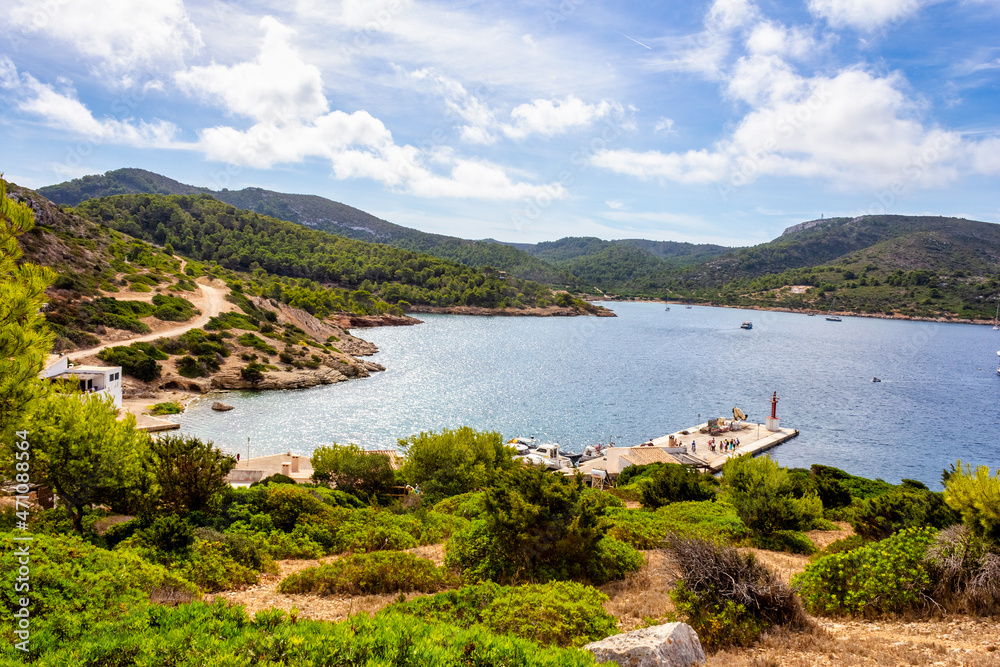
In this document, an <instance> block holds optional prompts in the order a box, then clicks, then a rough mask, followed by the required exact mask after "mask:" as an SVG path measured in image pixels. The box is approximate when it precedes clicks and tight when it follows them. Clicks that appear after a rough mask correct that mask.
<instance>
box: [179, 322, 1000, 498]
mask: <svg viewBox="0 0 1000 667" xmlns="http://www.w3.org/2000/svg"><path fill="white" fill-rule="evenodd" d="M611 308H612V309H613V310H614V311H615V312H616V313H617V314H618V317H616V318H593V317H575V318H527V317H525V318H519V317H486V318H484V317H462V316H450V315H425V316H421V319H424V320H425V322H424V323H423V324H420V325H417V326H413V327H394V328H381V329H371V330H362V331H358V332H355V333H358V334H359V335H360V336H361V337H363V338H365V339H367V340H370V341H372V342H373V343H375V344H376V345H378V346H379V349H380V352H379V354H378V355H376V356H375V357H374V358H373V359H374V360H375V361H377V362H378V363H380V364H382V365H383V366H385V367H386V371H385V372H383V373H376V374H374V375H373V376H372V377H370V378H366V379H362V380H353V381H350V382H344V383H341V384H337V385H330V386H325V387H316V388H313V389H306V390H296V391H280V392H266V393H242V392H240V393H231V394H228V395H227V397H226V399H225V400H226V402H227V403H230V404H232V405H234V406H235V408H236V409H235V410H232V411H230V412H225V413H215V412H212V411H211V410H210V409H209V406H210V404H211V401H212V400H213V398H207V399H203V400H200V401H198V402H196V403H195V404H193V405H192V406H191V407H190V408H189V409H188V411H187V412H185V413H184V414H183V415H180V416H178V421H180V422H181V424H182V430H184V431H186V432H190V433H194V434H197V435H199V436H202V437H205V438H208V439H212V440H214V441H215V442H216V443H217V444H218V445H220V446H221V447H223V448H224V449H226V450H228V451H231V452H233V453H235V452H242V453H243V455H244V456H246V451H247V438H248V437H249V438H250V444H251V453H252V455H254V456H258V455H263V454H272V453H278V452H283V451H287V450H292V451H294V452H298V453H303V454H308V453H309V452H311V451H312V449H313V448H314V447H316V446H317V445H321V444H328V443H332V442H339V443H347V442H354V443H357V444H359V445H363V446H366V447H369V448H386V447H392V446H394V445H395V444H396V440H397V438H401V437H406V436H408V435H410V434H412V433H417V432H419V431H421V430H438V429H441V428H444V427H451V428H454V427H458V426H462V425H469V426H472V427H475V428H477V429H484V430H497V431H499V432H501V433H502V434H503V435H504V436H505V437H511V436H517V435H524V436H528V435H534V436H535V437H536V438H537V439H539V440H542V441H555V442H559V443H560V444H562V445H563V448H564V449H566V450H567V451H579V450H581V449H582V448H583V447H584V446H586V445H587V444H590V443H596V442H607V441H608V440H609V438H613V439H614V440H615V441H616V442H618V443H619V444H638V443H639V442H642V441H644V440H647V439H649V438H650V437H658V436H660V435H664V434H666V433H670V432H672V431H675V430H677V429H680V428H685V427H688V426H692V425H694V424H695V423H698V422H699V421H704V420H705V419H707V418H709V417H714V416H731V410H732V408H733V407H734V406H738V407H740V408H741V409H742V410H743V411H744V412H746V413H747V414H748V415H749V417H750V419H751V420H757V419H760V420H761V421H762V420H763V418H764V417H765V416H766V415H767V413H768V412H769V411H770V402H769V401H770V398H771V394H772V392H774V391H777V392H778V396H779V398H780V402H779V404H778V416H779V417H780V418H781V420H782V422H781V423H782V426H785V427H791V428H796V429H799V431H800V432H801V435H800V436H799V437H798V438H795V439H793V440H791V441H789V442H788V443H786V444H784V445H782V446H780V447H778V448H777V449H775V450H773V456H775V458H777V459H778V460H779V461H780V462H781V463H782V464H783V465H788V466H803V467H807V466H808V465H810V464H812V463H824V464H828V465H834V466H837V467H839V468H843V469H845V470H847V471H849V472H852V473H854V474H859V475H864V476H867V477H881V478H883V479H886V480H888V481H891V482H898V481H899V480H900V479H902V478H913V479H919V480H922V481H924V482H927V483H928V484H930V485H932V486H933V487H935V488H938V487H939V486H940V484H939V477H940V473H941V470H942V469H943V468H945V467H946V466H947V465H948V464H949V463H953V462H954V461H955V460H956V459H957V458H959V457H961V458H962V460H963V461H969V462H975V463H985V464H988V465H990V466H991V467H997V466H1000V446H998V442H1000V438H998V433H1000V429H998V421H1000V414H998V410H997V407H998V398H1000V377H998V376H997V372H996V369H997V361H998V357H997V354H996V353H997V350H998V349H1000V333H998V332H995V331H993V330H992V329H991V328H990V327H986V326H972V325H961V324H937V323H926V322H904V321H894V320H878V319H866V318H849V317H846V318H844V321H843V322H840V323H836V322H827V321H826V320H825V319H824V318H823V316H817V317H808V316H806V315H800V314H791V313H770V312H761V311H744V310H736V309H726V308H707V307H698V306H696V307H694V308H691V309H686V308H684V307H683V306H676V305H675V306H672V307H671V310H670V311H669V312H666V311H664V307H663V305H661V304H640V303H621V304H611ZM744 320H752V321H753V329H752V330H749V331H747V330H743V329H740V323H741V322H742V321H744ZM873 376H878V377H879V378H882V380H883V382H881V383H872V382H871V379H872V377H873Z"/></svg>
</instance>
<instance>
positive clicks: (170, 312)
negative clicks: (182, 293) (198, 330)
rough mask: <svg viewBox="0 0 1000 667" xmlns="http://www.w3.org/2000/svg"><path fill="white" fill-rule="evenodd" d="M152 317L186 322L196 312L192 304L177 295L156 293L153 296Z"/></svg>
mask: <svg viewBox="0 0 1000 667" xmlns="http://www.w3.org/2000/svg"><path fill="white" fill-rule="evenodd" d="M153 305H154V306H155V307H156V309H155V310H154V311H153V317H155V318H156V319H158V320H165V321H168V322H187V321H188V320H190V319H191V318H192V317H194V316H195V315H196V314H197V312H198V311H197V310H196V309H195V307H194V304H193V303H191V302H190V301H188V300H187V299H185V298H183V297H179V296H167V295H165V294H157V295H156V296H154V297H153Z"/></svg>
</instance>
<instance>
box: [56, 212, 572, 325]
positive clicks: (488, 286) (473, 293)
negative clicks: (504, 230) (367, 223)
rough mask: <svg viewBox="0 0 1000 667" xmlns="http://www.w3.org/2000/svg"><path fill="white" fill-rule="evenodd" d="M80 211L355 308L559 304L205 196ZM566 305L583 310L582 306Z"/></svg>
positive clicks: (529, 287)
mask: <svg viewBox="0 0 1000 667" xmlns="http://www.w3.org/2000/svg"><path fill="white" fill-rule="evenodd" d="M76 211H77V212H78V213H79V214H80V215H82V216H84V217H86V218H89V219H91V220H93V221H96V222H100V223H102V224H105V225H108V226H111V227H113V228H115V229H117V230H118V231H120V232H123V233H125V234H128V235H130V236H134V237H136V238H140V239H143V240H145V241H149V242H153V243H157V244H163V245H165V247H167V249H168V250H170V251H175V252H179V253H181V254H183V255H185V256H188V257H191V258H193V259H197V260H200V261H206V262H217V263H218V264H219V265H220V266H223V267H225V268H227V269H230V270H234V271H246V272H251V273H254V274H255V275H256V274H257V273H258V272H262V273H265V274H272V275H275V276H284V277H287V278H294V279H305V280H307V281H313V282H316V283H320V284H324V285H333V286H336V287H338V288H343V289H354V290H355V292H352V298H354V299H355V300H357V299H362V300H363V299H365V298H367V297H368V296H371V297H373V298H375V297H377V298H380V299H382V300H384V301H386V302H387V303H391V304H395V303H399V302H403V301H405V302H408V303H410V304H426V305H433V306H453V305H469V306H482V307H487V308H503V307H510V308H519V307H522V306H528V305H548V304H549V303H550V298H551V297H552V294H551V292H550V291H549V290H548V289H547V288H545V287H543V286H542V285H540V284H539V283H536V282H533V281H523V280H518V279H516V278H509V279H508V278H506V277H504V276H503V275H501V274H500V273H499V272H498V271H496V270H493V269H482V268H472V267H469V266H465V265H462V264H458V263H456V262H451V261H448V260H443V259H440V258H437V257H432V256H430V255H422V254H419V253H415V252H411V251H407V250H400V249H398V248H393V247H390V246H387V245H383V244H379V243H367V242H364V241H356V240H353V239H348V238H344V237H343V236H337V235H334V234H328V233H326V232H323V231H319V230H314V229H309V228H307V227H304V226H302V225H298V224H295V223H292V222H287V221H284V220H278V219H277V218H273V217H270V216H266V215H262V214H259V213H255V212H252V211H248V210H244V209H238V208H236V207H235V206H232V205H229V204H225V203H223V202H220V201H218V200H217V199H214V198H213V197H211V196H209V195H205V194H200V195H188V196H180V195H169V196H164V195H118V196H114V197H107V198H102V199H90V200H87V201H85V202H83V203H81V204H80V205H79V206H78V207H77V208H76ZM565 297H568V295H565ZM565 297H563V296H557V297H555V298H556V300H557V301H558V300H559V299H563V300H565ZM562 305H577V306H581V307H582V302H579V301H578V300H573V303H572V304H571V303H568V302H567V303H565V304H562Z"/></svg>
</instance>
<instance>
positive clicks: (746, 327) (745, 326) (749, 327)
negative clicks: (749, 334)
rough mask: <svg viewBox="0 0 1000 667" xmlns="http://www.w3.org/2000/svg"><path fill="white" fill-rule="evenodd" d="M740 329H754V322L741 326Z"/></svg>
mask: <svg viewBox="0 0 1000 667" xmlns="http://www.w3.org/2000/svg"><path fill="white" fill-rule="evenodd" d="M740 329H753V322H744V323H743V324H741V325H740Z"/></svg>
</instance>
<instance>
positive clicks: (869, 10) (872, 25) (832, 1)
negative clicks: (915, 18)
mask: <svg viewBox="0 0 1000 667" xmlns="http://www.w3.org/2000/svg"><path fill="white" fill-rule="evenodd" d="M919 9H920V2H918V0H809V11H811V12H812V13H813V14H814V15H816V16H820V17H822V18H825V19H826V20H827V21H828V22H829V23H830V25H832V26H834V27H835V28H844V27H850V28H854V29H855V30H861V31H864V32H872V31H874V30H877V29H879V28H881V27H882V26H883V25H885V24H886V23H891V22H893V21H898V20H900V19H903V18H905V17H907V16H910V15H912V14H915V13H916V12H917V10H919Z"/></svg>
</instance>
